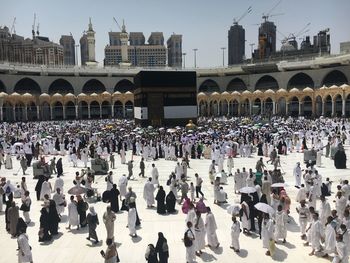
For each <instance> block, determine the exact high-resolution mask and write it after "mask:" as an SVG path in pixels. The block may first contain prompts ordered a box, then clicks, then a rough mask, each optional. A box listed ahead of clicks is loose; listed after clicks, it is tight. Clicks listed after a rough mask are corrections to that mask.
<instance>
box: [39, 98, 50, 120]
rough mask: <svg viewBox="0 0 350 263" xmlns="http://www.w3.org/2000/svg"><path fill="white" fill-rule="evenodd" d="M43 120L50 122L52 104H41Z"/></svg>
mask: <svg viewBox="0 0 350 263" xmlns="http://www.w3.org/2000/svg"><path fill="white" fill-rule="evenodd" d="M40 115H41V120H43V121H48V120H50V116H51V113H50V104H49V103H48V102H47V101H45V102H44V103H43V104H41V110H40Z"/></svg>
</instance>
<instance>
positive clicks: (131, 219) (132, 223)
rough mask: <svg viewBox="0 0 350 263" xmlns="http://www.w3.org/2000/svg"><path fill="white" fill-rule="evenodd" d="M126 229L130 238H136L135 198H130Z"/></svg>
mask: <svg viewBox="0 0 350 263" xmlns="http://www.w3.org/2000/svg"><path fill="white" fill-rule="evenodd" d="M128 228H129V235H130V236H131V237H133V238H134V237H137V234H136V208H135V198H133V197H131V198H130V203H129V211H128Z"/></svg>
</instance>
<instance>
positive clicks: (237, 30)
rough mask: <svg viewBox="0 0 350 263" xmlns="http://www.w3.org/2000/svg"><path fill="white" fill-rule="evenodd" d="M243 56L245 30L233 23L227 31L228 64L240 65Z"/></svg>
mask: <svg viewBox="0 0 350 263" xmlns="http://www.w3.org/2000/svg"><path fill="white" fill-rule="evenodd" d="M244 56H245V30H244V28H243V27H242V26H241V25H238V23H236V22H235V23H234V25H233V26H231V27H230V30H229V31H228V64H229V65H234V64H241V63H242V62H243V59H244Z"/></svg>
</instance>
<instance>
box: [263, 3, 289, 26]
mask: <svg viewBox="0 0 350 263" xmlns="http://www.w3.org/2000/svg"><path fill="white" fill-rule="evenodd" d="M282 1H283V0H279V1H278V2H277V3H276V4H275V5H274V6H273V7H272V8H271V9H270V10H269V11H268V12H267V13H263V15H262V18H263V19H264V22H266V21H268V20H269V17H274V16H281V15H284V13H279V14H271V13H272V11H273V10H275V9H276V7H277V6H279V5H280V4H281V2H282Z"/></svg>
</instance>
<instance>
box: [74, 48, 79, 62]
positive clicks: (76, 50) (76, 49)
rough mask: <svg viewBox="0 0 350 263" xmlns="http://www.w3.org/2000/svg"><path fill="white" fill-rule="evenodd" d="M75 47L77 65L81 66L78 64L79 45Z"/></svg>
mask: <svg viewBox="0 0 350 263" xmlns="http://www.w3.org/2000/svg"><path fill="white" fill-rule="evenodd" d="M74 46H75V65H77V66H79V63H78V47H79V45H74Z"/></svg>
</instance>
